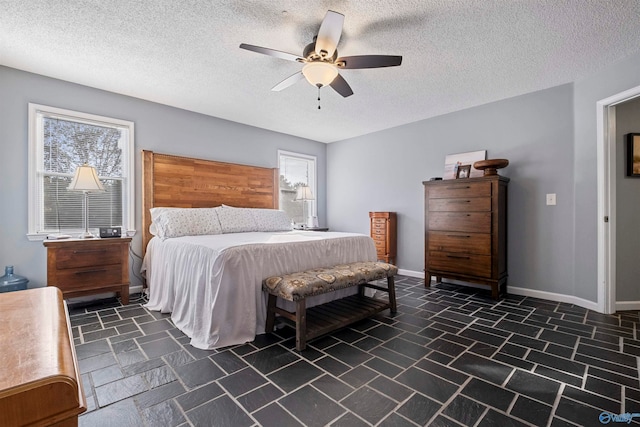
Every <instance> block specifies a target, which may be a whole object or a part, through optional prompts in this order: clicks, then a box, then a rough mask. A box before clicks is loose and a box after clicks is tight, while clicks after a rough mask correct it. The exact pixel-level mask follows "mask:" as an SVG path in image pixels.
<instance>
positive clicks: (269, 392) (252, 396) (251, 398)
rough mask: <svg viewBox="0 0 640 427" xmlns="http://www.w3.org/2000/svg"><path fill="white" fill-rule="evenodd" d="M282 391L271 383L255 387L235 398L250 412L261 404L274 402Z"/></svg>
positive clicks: (261, 405) (260, 406)
mask: <svg viewBox="0 0 640 427" xmlns="http://www.w3.org/2000/svg"><path fill="white" fill-rule="evenodd" d="M283 394H284V393H283V392H282V391H281V390H279V389H278V388H277V387H275V386H274V385H272V384H266V385H264V386H262V387H260V388H257V389H255V390H253V391H251V392H250V393H247V394H245V395H244V396H240V397H238V398H237V401H238V403H240V404H241V405H242V406H243V407H244V409H245V410H246V411H247V412H249V413H251V412H254V411H255V410H257V409H260V408H262V407H263V406H266V405H268V404H269V403H271V402H275V401H276V400H278V398H280V397H281V396H282V395H283Z"/></svg>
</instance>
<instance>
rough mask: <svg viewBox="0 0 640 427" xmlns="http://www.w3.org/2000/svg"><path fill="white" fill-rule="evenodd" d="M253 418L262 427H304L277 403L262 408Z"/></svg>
mask: <svg viewBox="0 0 640 427" xmlns="http://www.w3.org/2000/svg"><path fill="white" fill-rule="evenodd" d="M253 417H254V418H255V419H256V420H258V423H259V424H260V426H262V427H302V424H301V423H300V422H298V421H297V420H296V419H295V418H293V416H291V414H290V413H288V412H287V411H285V410H284V409H282V407H281V406H280V405H278V404H277V403H272V404H271V405H269V406H267V407H265V408H262V409H261V410H259V411H257V412H256V413H254V414H253Z"/></svg>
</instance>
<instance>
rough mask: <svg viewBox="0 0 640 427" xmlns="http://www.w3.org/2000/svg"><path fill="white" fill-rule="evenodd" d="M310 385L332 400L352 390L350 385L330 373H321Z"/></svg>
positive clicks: (338, 398)
mask: <svg viewBox="0 0 640 427" xmlns="http://www.w3.org/2000/svg"><path fill="white" fill-rule="evenodd" d="M311 385H312V386H314V387H315V388H317V389H318V390H320V391H321V392H323V393H324V394H326V395H327V396H329V397H331V398H332V399H334V400H341V399H342V398H343V397H345V396H346V395H348V394H350V393H351V392H352V391H353V387H352V386H351V385H348V384H346V383H344V382H343V381H341V380H339V379H338V378H335V377H334V376H332V375H323V376H321V377H320V378H317V379H315V380H314V381H313V382H312V383H311Z"/></svg>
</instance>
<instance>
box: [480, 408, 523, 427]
mask: <svg viewBox="0 0 640 427" xmlns="http://www.w3.org/2000/svg"><path fill="white" fill-rule="evenodd" d="M477 426H478V427H490V426H500V427H527V424H525V423H523V422H522V421H519V420H518V419H516V418H512V417H510V416H508V415H505V414H502V413H500V412H497V411H494V410H493V409H489V411H487V413H486V415H485V416H484V417H482V420H480V422H479V423H478V424H477Z"/></svg>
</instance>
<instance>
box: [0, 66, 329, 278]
mask: <svg viewBox="0 0 640 427" xmlns="http://www.w3.org/2000/svg"><path fill="white" fill-rule="evenodd" d="M29 102H33V103H37V104H44V105H50V106H54V107H60V108H66V109H70V110H76V111H81V112H85V113H91V114H98V115H103V116H109V117H114V118H119V119H125V120H131V121H133V122H135V151H136V176H135V180H136V214H135V218H136V229H137V230H140V227H141V224H140V223H141V212H140V209H141V199H140V194H141V193H140V188H141V187H140V151H141V150H143V149H146V150H153V151H157V152H161V153H171V154H178V155H184V156H190V157H202V158H207V159H213V160H220V161H225V162H237V163H244V164H251V165H257V166H266V167H277V166H278V158H277V150H278V149H282V150H288V151H296V152H300V153H304V154H310V155H314V156H317V162H318V163H317V173H318V214H319V215H318V216H319V220H320V223H325V218H326V205H325V200H326V192H325V180H326V145H325V144H323V143H319V142H315V141H310V140H306V139H301V138H297V137H293V136H289V135H284V134H280V133H276V132H270V131H266V130H263V129H259V128H255V127H250V126H245V125H241V124H238V123H234V122H230V121H226V120H221V119H218V118H215V117H209V116H204V115H201V114H196V113H191V112H188V111H184V110H180V109H176V108H171V107H167V106H164V105H160V104H155V103H151V102H146V101H142V100H139V99H135V98H130V97H126V96H122V95H118V94H115V93H110V92H105V91H101V90H96V89H92V88H89V87H85V86H81V85H76V84H72V83H68V82H63V81H60V80H55V79H50V78H47V77H43V76H39V75H35V74H30V73H25V72H22V71H19V70H15V69H11V68H7V67H0V158H1V159H2V167H1V168H0V182H2V186H1V190H0V200H2V208H1V209H0V212H1V214H0V215H1V216H0V242H2V245H1V246H0V267H3V266H5V265H14V267H15V273H16V274H20V275H22V276H26V277H27V278H28V279H30V283H29V287H38V286H44V285H45V284H46V250H45V248H44V246H43V245H42V243H41V242H30V241H28V240H27V237H26V234H27V227H28V218H27V173H28V172H27V169H28V168H27V156H28V135H27V123H28V117H27V106H28V103H29ZM211 102H215V100H211ZM140 237H141V236H140V233H138V235H136V237H135V239H134V242H133V245H132V247H133V249H134V251H135V252H136V253H138V254H139V253H140V249H141V247H140V246H141V240H140ZM139 267H140V262H139V260H135V265H134V266H133V268H136V269H138V270H139ZM2 274H4V273H2ZM135 279H136V278H135V277H132V283H134V284H135V282H136V280H135ZM138 283H139V281H138Z"/></svg>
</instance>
